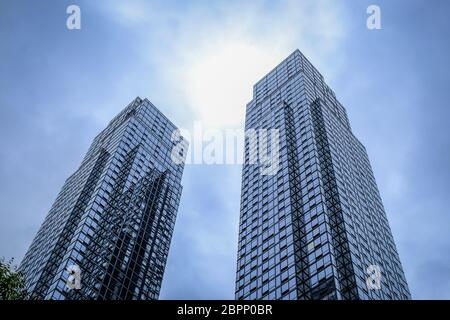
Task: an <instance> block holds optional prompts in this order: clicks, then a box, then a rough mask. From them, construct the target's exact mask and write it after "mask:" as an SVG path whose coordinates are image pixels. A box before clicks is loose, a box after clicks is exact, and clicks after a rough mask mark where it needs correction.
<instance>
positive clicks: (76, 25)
mask: <svg viewBox="0 0 450 320" xmlns="http://www.w3.org/2000/svg"><path fill="white" fill-rule="evenodd" d="M66 13H67V14H68V15H69V16H68V17H67V20H66V27H67V29H69V30H80V29H81V9H80V7H79V6H77V5H75V4H72V5H70V6H68V7H67V9H66Z"/></svg>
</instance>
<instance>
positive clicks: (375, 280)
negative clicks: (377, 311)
mask: <svg viewBox="0 0 450 320" xmlns="http://www.w3.org/2000/svg"><path fill="white" fill-rule="evenodd" d="M366 274H367V276H368V277H367V278H366V285H367V289H369V290H380V289H381V268H380V266H378V265H376V264H371V265H370V266H368V267H367V269H366Z"/></svg>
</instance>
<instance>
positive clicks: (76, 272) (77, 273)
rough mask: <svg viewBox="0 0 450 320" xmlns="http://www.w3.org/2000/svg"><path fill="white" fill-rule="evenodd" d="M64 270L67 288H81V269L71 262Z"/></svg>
mask: <svg viewBox="0 0 450 320" xmlns="http://www.w3.org/2000/svg"><path fill="white" fill-rule="evenodd" d="M66 272H67V273H68V274H69V277H68V278H67V281H66V286H67V288H68V289H69V290H73V289H75V290H80V289H81V269H80V267H79V266H78V265H76V264H73V265H70V266H68V267H67V269H66Z"/></svg>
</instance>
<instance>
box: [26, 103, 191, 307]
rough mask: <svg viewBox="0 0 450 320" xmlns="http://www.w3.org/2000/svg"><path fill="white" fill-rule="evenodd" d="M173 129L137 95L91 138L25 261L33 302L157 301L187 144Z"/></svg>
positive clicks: (149, 104) (180, 188)
mask: <svg viewBox="0 0 450 320" xmlns="http://www.w3.org/2000/svg"><path fill="white" fill-rule="evenodd" d="M175 130H177V128H176V127H175V126H174V125H173V124H172V122H170V121H169V120H168V119H167V118H166V117H165V116H164V115H163V114H162V113H161V112H160V111H158V110H157V108H156V107H155V106H153V105H152V104H151V103H150V102H149V101H148V100H147V99H144V100H142V99H140V98H139V97H138V98H136V99H134V100H133V101H132V102H131V103H130V104H129V105H128V106H127V107H126V108H125V109H124V110H123V111H122V112H121V113H120V114H118V115H117V116H116V117H115V118H114V119H113V120H112V121H111V122H110V123H109V125H108V126H107V127H106V128H105V129H104V130H103V131H102V132H101V133H100V134H99V135H98V136H97V137H96V138H95V139H94V141H93V143H92V145H91V146H90V148H89V150H88V152H87V154H86V156H85V157H84V160H83V161H82V163H81V165H80V167H79V168H78V169H77V170H76V171H75V173H73V174H72V175H71V176H70V177H69V178H68V179H67V180H66V182H65V183H64V186H63V187H62V190H61V191H60V193H59V195H58V196H57V198H56V200H55V202H54V204H53V206H52V208H51V209H50V212H49V213H48V215H47V217H46V219H45V220H44V222H43V224H42V226H41V228H40V229H39V231H38V233H37V235H36V236H35V238H34V240H33V242H32V244H31V246H30V248H29V250H28V252H27V253H26V255H25V257H24V259H23V261H22V263H21V265H20V268H19V270H20V271H22V272H23V273H24V275H25V281H26V289H27V291H28V292H29V294H30V298H31V299H157V298H158V296H159V291H160V287H161V281H162V278H163V274H164V268H165V264H166V260H167V254H168V251H169V246H170V241H171V236H172V232H173V229H174V224H175V219H176V214H177V209H178V204H179V201H180V196H181V191H182V186H181V177H182V174H183V168H184V161H183V158H184V154H183V153H184V150H185V151H186V152H187V147H188V146H187V142H186V141H185V140H184V139H183V138H181V137H180V136H179V135H175V136H177V137H178V141H173V139H172V138H173V136H172V135H173V133H174V132H175ZM175 144H178V146H179V145H181V146H182V148H181V149H179V151H178V153H177V154H176V155H175V156H176V157H177V159H178V160H177V161H173V159H174V158H173V156H174V155H173V154H172V153H173V150H174V148H173V147H174V145H175Z"/></svg>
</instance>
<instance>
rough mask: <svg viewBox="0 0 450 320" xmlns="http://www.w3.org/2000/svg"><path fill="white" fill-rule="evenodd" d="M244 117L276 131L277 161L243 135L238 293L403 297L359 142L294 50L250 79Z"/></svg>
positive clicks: (331, 97) (250, 125) (339, 107)
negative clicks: (257, 151)
mask: <svg viewBox="0 0 450 320" xmlns="http://www.w3.org/2000/svg"><path fill="white" fill-rule="evenodd" d="M245 126H246V130H249V129H276V130H278V132H279V136H280V141H279V170H277V171H276V172H274V174H261V166H262V164H258V163H251V162H250V161H249V158H250V157H251V154H252V152H254V150H252V148H255V146H253V147H252V144H251V143H250V141H249V139H246V142H245V154H244V159H245V164H244V166H243V172H242V194H241V210H240V226H239V247H238V260H237V275H236V291H235V297H236V299H363V300H366V299H410V298H411V296H410V293H409V289H408V285H407V283H406V280H405V276H404V273H403V270H402V266H401V263H400V260H399V256H398V254H397V251H396V248H395V244H394V240H393V237H392V233H391V231H390V228H389V224H388V221H387V218H386V214H385V211H384V208H383V204H382V201H381V198H380V195H379V192H378V188H377V185H376V182H375V178H374V175H373V173H372V169H371V166H370V162H369V159H368V156H367V152H366V150H365V147H364V146H363V145H362V144H361V142H359V141H358V139H357V138H356V137H355V136H354V135H353V133H352V131H351V128H350V124H349V120H348V118H347V114H346V111H345V108H344V107H343V106H342V105H341V104H340V103H339V101H338V100H337V99H336V97H335V94H334V92H333V91H332V90H331V89H330V88H329V87H328V86H327V84H326V83H325V82H324V79H323V77H322V75H321V74H320V73H319V72H318V71H317V70H316V69H315V68H314V66H313V65H312V64H311V63H310V62H309V61H308V60H307V59H306V58H305V56H304V55H303V54H302V53H301V52H300V51H299V50H296V51H295V52H293V53H292V54H291V55H290V56H289V57H288V58H287V59H285V60H284V61H283V62H282V63H281V64H279V65H278V66H277V67H276V68H275V69H274V70H272V71H271V72H270V73H269V74H267V75H266V76H265V77H264V78H262V79H261V80H260V81H259V82H258V83H256V85H254V87H253V99H252V101H250V102H249V103H248V105H247V110H246V122H245ZM258 143H260V141H258ZM256 146H257V144H256ZM272 151H273V150H272Z"/></svg>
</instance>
